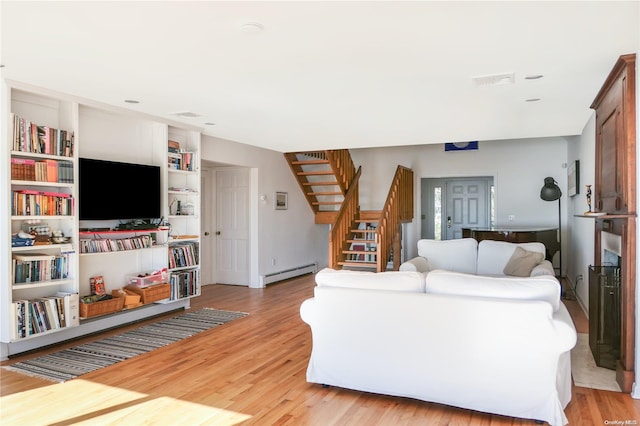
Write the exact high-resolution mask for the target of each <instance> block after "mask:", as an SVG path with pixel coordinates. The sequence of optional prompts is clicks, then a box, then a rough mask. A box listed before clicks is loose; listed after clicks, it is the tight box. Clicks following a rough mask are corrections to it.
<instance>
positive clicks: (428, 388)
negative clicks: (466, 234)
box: [300, 269, 576, 425]
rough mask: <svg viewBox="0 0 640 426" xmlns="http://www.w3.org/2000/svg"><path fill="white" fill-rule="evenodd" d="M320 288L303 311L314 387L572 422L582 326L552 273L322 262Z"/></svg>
mask: <svg viewBox="0 0 640 426" xmlns="http://www.w3.org/2000/svg"><path fill="white" fill-rule="evenodd" d="M316 283H317V286H316V288H315V294H314V297H313V298H312V299H308V300H305V301H304V302H303V303H302V306H301V307H300V314H301V317H302V319H303V320H304V321H305V322H306V323H307V324H309V326H310V327H311V331H312V340H313V347H312V352H311V357H310V360H309V365H308V369H307V381H308V382H311V383H319V384H324V385H333V386H338V387H343V388H348V389H354V390H360V391H366V392H373V393H379V394H386V395H396V396H403V397H410V398H416V399H419V400H424V401H431V402H435V403H441V404H446V405H451V406H456V407H462V408H467V409H472V410H477V411H482V412H487V413H495V414H500V415H506V416H512V417H518V418H526V419H535V420H541V421H547V422H549V423H550V424H551V425H562V424H565V423H567V419H566V416H565V414H564V408H565V407H566V405H567V404H568V403H569V401H570V399H571V359H570V352H569V351H570V350H571V348H573V346H574V345H575V343H576V331H575V328H574V325H573V322H572V320H571V318H570V316H569V313H568V312H567V310H566V308H565V306H564V305H563V304H562V303H561V301H560V290H559V286H558V285H557V280H556V279H555V277H553V276H538V277H534V278H513V277H487V276H475V275H469V274H465V273H460V272H452V271H443V270H432V271H430V272H429V273H428V274H427V275H426V279H425V274H423V273H420V272H416V271H400V272H382V273H370V272H356V271H346V270H340V271H336V270H332V269H323V270H322V271H320V272H318V274H317V275H316ZM466 293H468V294H466Z"/></svg>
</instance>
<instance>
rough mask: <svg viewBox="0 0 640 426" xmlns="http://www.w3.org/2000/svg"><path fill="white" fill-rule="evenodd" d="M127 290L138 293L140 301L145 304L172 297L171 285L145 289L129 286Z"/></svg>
mask: <svg viewBox="0 0 640 426" xmlns="http://www.w3.org/2000/svg"><path fill="white" fill-rule="evenodd" d="M126 289H127V290H131V291H133V292H135V293H138V294H139V295H140V301H141V302H142V303H144V304H146V303H153V302H157V301H159V300H164V299H168V298H169V297H171V285H169V283H163V284H155V285H152V286H149V287H144V288H140V287H137V286H135V285H128V286H127V287H126Z"/></svg>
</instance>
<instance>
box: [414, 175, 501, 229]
mask: <svg viewBox="0 0 640 426" xmlns="http://www.w3.org/2000/svg"><path fill="white" fill-rule="evenodd" d="M462 180H478V181H485V182H487V185H488V186H487V198H488V199H487V215H486V216H487V220H488V224H487V226H488V227H491V226H493V225H494V223H493V222H494V218H495V213H496V212H495V206H496V200H495V197H496V195H495V194H496V191H495V187H496V185H495V181H496V179H495V177H494V176H489V175H484V176H451V177H439V178H420V210H421V212H422V214H421V215H420V225H421V226H420V229H421V231H420V238H428V239H436V235H435V214H436V212H435V206H434V204H433V203H431V202H430V201H431V195H430V194H432V193H433V192H434V190H435V188H437V187H441V188H443V190H442V193H441V199H440V203H441V218H442V219H441V220H442V222H441V223H442V227H441V229H440V236H439V239H442V240H444V239H446V226H445V223H446V219H444V218H446V217H447V190H446V185H447V183H449V182H456V181H462ZM492 187H493V191H491V188H492Z"/></svg>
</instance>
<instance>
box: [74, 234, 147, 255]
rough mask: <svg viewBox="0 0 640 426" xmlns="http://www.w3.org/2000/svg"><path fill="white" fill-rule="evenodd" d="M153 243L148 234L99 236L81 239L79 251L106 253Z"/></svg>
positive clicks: (138, 247) (142, 246)
mask: <svg viewBox="0 0 640 426" xmlns="http://www.w3.org/2000/svg"><path fill="white" fill-rule="evenodd" d="M152 244H153V240H152V239H151V236H150V235H140V236H138V237H130V238H118V239H115V238H101V239H97V240H90V239H81V240H80V253H108V252H113V251H126V250H138V249H143V248H149V247H151V246H152Z"/></svg>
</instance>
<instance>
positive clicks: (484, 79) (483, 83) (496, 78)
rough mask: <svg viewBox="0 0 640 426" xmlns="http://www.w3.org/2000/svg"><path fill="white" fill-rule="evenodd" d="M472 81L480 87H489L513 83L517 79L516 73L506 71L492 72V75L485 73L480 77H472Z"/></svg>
mask: <svg viewBox="0 0 640 426" xmlns="http://www.w3.org/2000/svg"><path fill="white" fill-rule="evenodd" d="M471 81H473V83H474V84H475V85H476V86H479V87H487V86H502V85H505V84H513V83H515V81H516V76H515V73H512V72H510V73H504V74H491V75H483V76H479V77H472V78H471Z"/></svg>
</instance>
